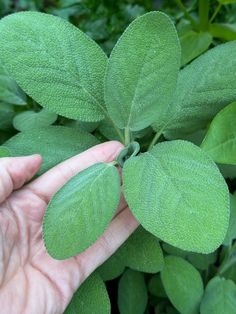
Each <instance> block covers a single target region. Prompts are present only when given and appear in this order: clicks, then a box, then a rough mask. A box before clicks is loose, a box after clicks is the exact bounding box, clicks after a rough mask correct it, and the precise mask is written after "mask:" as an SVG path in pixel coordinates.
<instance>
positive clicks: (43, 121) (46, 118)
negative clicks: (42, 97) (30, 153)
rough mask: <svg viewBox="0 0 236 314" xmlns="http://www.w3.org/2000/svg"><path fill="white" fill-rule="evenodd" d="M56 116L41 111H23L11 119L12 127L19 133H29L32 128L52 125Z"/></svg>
mask: <svg viewBox="0 0 236 314" xmlns="http://www.w3.org/2000/svg"><path fill="white" fill-rule="evenodd" d="M56 119H57V114H55V113H53V112H49V111H48V110H46V109H42V110H41V111H40V112H34V111H24V112H21V113H19V114H18V115H17V116H15V117H14V119H13V126H14V128H15V129H17V130H19V131H30V130H32V129H33V128H43V127H47V126H49V125H51V124H53V123H54V122H55V121H56Z"/></svg>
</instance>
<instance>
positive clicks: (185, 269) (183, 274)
mask: <svg viewBox="0 0 236 314" xmlns="http://www.w3.org/2000/svg"><path fill="white" fill-rule="evenodd" d="M161 279H162V283H163V285H164V288H165V291H166V294H167V296H168V297H169V299H170V301H171V303H172V304H173V305H174V306H175V307H176V308H177V310H178V311H179V312H180V313H182V314H198V313H199V308H200V302H201V299H202V296H203V282H202V278H201V275H200V273H199V272H198V271H197V270H196V269H195V268H194V267H193V266H192V265H191V264H190V263H189V262H187V261H185V260H184V259H182V258H181V257H176V256H167V257H166V258H165V266H164V269H163V271H162V272H161ZM212 313H214V312H212Z"/></svg>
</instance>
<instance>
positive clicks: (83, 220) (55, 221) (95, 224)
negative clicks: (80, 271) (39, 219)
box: [43, 163, 120, 259]
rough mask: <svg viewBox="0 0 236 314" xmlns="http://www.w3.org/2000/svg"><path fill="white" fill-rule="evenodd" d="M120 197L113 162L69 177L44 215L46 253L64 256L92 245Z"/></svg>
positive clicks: (57, 257) (59, 257)
mask: <svg viewBox="0 0 236 314" xmlns="http://www.w3.org/2000/svg"><path fill="white" fill-rule="evenodd" d="M119 198H120V177H119V174H118V171H117V169H116V167H114V166H113V165H112V164H105V163H98V164H95V165H94V166H92V167H90V168H88V169H86V170H84V171H82V172H80V173H79V174H77V175H75V176H74V177H73V178H72V179H70V180H69V181H68V182H67V183H66V184H65V185H64V186H63V187H62V188H61V189H60V190H59V191H58V192H57V193H56V194H55V195H54V196H53V198H52V200H51V201H50V203H49V205H48V207H47V209H46V213H45V215H44V219H43V239H44V243H45V246H46V249H47V251H48V253H49V254H50V255H51V256H52V257H54V258H56V259H66V258H69V257H71V256H74V255H76V254H78V253H81V252H82V251H84V250H85V249H87V248H88V247H89V246H91V245H92V244H93V243H94V242H95V241H96V240H97V239H98V237H99V236H101V235H102V233H103V232H104V231H105V229H106V228H107V226H108V224H109V222H110V220H111V219H112V217H113V215H114V212H115V210H116V207H117V205H118V202H119Z"/></svg>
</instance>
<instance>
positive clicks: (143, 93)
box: [105, 12, 180, 131]
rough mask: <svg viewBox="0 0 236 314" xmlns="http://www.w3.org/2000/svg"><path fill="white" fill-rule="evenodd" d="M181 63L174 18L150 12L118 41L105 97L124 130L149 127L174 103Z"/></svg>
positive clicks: (107, 78)
mask: <svg viewBox="0 0 236 314" xmlns="http://www.w3.org/2000/svg"><path fill="white" fill-rule="evenodd" d="M179 66H180V45H179V40H178V36H177V33H176V30H175V27H174V25H173V23H172V21H171V20H170V18H169V17H168V16H167V15H165V14H163V13H161V12H149V13H147V14H144V15H143V16H141V17H139V18H137V19H136V20H135V21H134V22H132V23H131V24H130V25H129V27H128V28H127V29H126V30H125V32H124V33H123V35H122V36H121V38H120V39H119V40H118V42H117V44H116V46H115V48H114V49H113V51H112V53H111V56H110V58H109V61H108V67H107V72H106V80H105V100H106V106H107V109H108V112H109V114H110V116H111V118H112V119H113V121H114V122H115V123H116V125H117V126H118V127H119V128H121V129H123V128H125V127H127V128H129V129H131V130H132V131H138V130H141V129H144V128H146V127H147V126H149V125H150V124H151V123H153V122H154V121H155V119H156V118H157V117H158V115H159V113H160V112H161V111H162V110H163V108H165V106H166V105H168V103H169V102H170V100H171V98H172V95H173V92H174V90H175V86H176V81H177V75H178V70H179Z"/></svg>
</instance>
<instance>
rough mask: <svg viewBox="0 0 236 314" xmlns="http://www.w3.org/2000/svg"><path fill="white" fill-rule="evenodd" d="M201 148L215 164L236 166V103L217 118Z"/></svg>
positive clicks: (223, 110) (222, 111)
mask: <svg viewBox="0 0 236 314" xmlns="http://www.w3.org/2000/svg"><path fill="white" fill-rule="evenodd" d="M201 148H202V149H203V150H205V151H206V152H207V153H208V154H209V155H210V156H211V157H212V159H213V160H214V161H215V162H218V163H222V164H233V165H236V102H233V103H232V104H230V105H228V106H227V107H226V108H224V109H222V110H221V111H220V112H219V113H218V114H217V115H216V116H215V118H214V119H213V121H212V123H211V125H210V127H209V130H208V132H207V134H206V136H205V138H204V140H203V142H202V144H201Z"/></svg>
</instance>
